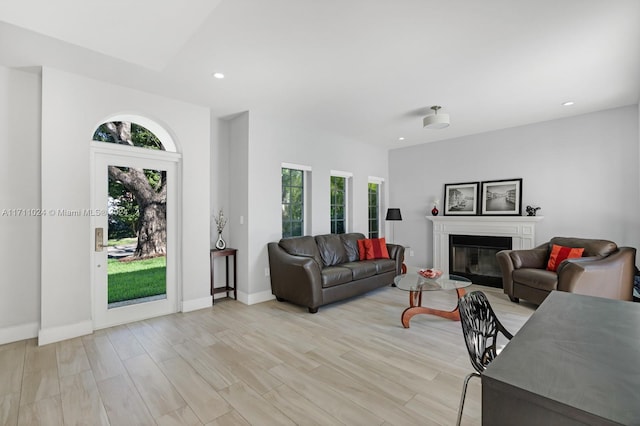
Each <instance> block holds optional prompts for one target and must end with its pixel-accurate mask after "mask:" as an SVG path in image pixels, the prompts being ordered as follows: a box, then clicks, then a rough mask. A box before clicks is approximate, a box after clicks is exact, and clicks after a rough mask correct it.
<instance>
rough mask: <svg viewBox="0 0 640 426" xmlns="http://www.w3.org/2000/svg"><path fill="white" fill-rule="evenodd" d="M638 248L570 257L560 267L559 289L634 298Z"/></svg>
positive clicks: (611, 296) (627, 298)
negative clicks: (603, 255) (607, 254)
mask: <svg viewBox="0 0 640 426" xmlns="http://www.w3.org/2000/svg"><path fill="white" fill-rule="evenodd" d="M635 259H636V249H635V248H632V247H619V248H618V250H617V251H616V252H614V253H612V254H611V255H609V256H607V257H599V258H595V259H593V258H578V259H567V260H566V261H564V262H563V263H562V264H561V268H559V270H558V290H561V291H567V292H571V293H578V294H586V295H589V296H597V297H606V298H609V299H618V300H632V296H633V277H634V275H635Z"/></svg>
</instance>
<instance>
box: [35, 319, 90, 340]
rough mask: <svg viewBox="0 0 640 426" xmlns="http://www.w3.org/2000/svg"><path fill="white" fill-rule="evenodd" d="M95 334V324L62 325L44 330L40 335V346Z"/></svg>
mask: <svg viewBox="0 0 640 426" xmlns="http://www.w3.org/2000/svg"><path fill="white" fill-rule="evenodd" d="M91 333H93V322H92V321H82V322H78V323H75V324H69V325H61V326H58V327H49V328H42V329H40V332H39V333H38V345H39V346H43V345H48V344H49V343H55V342H59V341H61V340H67V339H73V338H74V337H78V336H86V335H87V334H91Z"/></svg>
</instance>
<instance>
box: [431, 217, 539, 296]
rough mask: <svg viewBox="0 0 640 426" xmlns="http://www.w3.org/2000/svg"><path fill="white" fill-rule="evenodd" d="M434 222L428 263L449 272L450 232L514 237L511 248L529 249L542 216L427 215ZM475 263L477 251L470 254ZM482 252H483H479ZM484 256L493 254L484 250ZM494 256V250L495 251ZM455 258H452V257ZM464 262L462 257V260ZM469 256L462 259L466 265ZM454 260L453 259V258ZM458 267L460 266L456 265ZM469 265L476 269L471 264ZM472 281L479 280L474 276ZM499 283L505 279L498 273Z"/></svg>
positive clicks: (532, 244) (531, 246) (510, 238)
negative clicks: (430, 258) (430, 254)
mask: <svg viewBox="0 0 640 426" xmlns="http://www.w3.org/2000/svg"><path fill="white" fill-rule="evenodd" d="M427 219H428V220H430V221H431V222H433V240H432V241H433V242H432V244H433V246H432V247H433V262H432V263H431V264H430V265H427V266H429V267H433V268H437V269H440V270H442V271H445V272H449V271H450V270H451V268H450V267H449V264H450V256H449V243H450V241H449V240H450V238H449V237H450V236H451V235H458V236H467V237H468V236H490V237H506V238H507V239H509V240H511V246H510V247H511V249H512V250H521V249H530V248H533V247H534V246H535V240H536V224H537V223H538V222H540V221H541V220H543V219H544V217H543V216H427ZM470 256H471V263H470V265H472V264H473V260H474V256H475V255H474V254H471V255H470ZM478 256H480V253H478ZM482 256H484V257H486V256H490V255H487V254H486V253H484V251H483V252H482ZM493 256H494V257H495V252H494V254H493ZM451 260H453V259H451ZM461 262H462V261H461ZM466 262H467V261H466V260H465V261H464V262H463V264H464V265H465V268H466ZM451 263H453V262H452V261H451ZM456 269H459V268H456ZM469 269H474V268H473V267H470V268H469ZM471 280H472V281H473V282H476V283H477V284H480V283H478V282H477V281H474V280H476V278H475V277H472V278H471ZM498 280H499V281H498V282H499V285H498V287H502V279H501V278H500V275H498Z"/></svg>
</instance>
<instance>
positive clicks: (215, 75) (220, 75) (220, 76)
mask: <svg viewBox="0 0 640 426" xmlns="http://www.w3.org/2000/svg"><path fill="white" fill-rule="evenodd" d="M213 76H214V77H215V78H218V79H222V78H224V74H222V73H221V72H214V73H213Z"/></svg>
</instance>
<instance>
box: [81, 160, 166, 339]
mask: <svg viewBox="0 0 640 426" xmlns="http://www.w3.org/2000/svg"><path fill="white" fill-rule="evenodd" d="M105 150H106V151H108V148H107V149H105ZM153 156H155V157H160V155H156V154H154V155H152V157H153ZM176 168H177V167H176V163H175V162H173V161H164V160H161V159H159V158H143V156H126V155H122V154H114V153H106V152H95V153H94V182H93V193H94V194H93V204H94V205H93V210H94V211H96V212H102V214H97V215H95V216H94V218H93V219H94V220H93V229H94V232H93V237H94V242H93V244H92V252H93V255H92V258H93V278H94V279H93V282H94V284H93V285H94V287H93V290H94V307H93V308H94V323H95V327H96V328H102V327H108V326H111V325H116V324H122V323H126V322H131V321H137V320H141V319H145V318H150V317H153V316H158V315H164V314H168V313H172V312H176V311H177V302H176V300H177V280H176V276H177V274H176V268H175V263H176V262H175V258H176V250H175V245H176V228H177V227H176V226H175V222H176V188H177V186H176V182H175V179H176Z"/></svg>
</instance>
